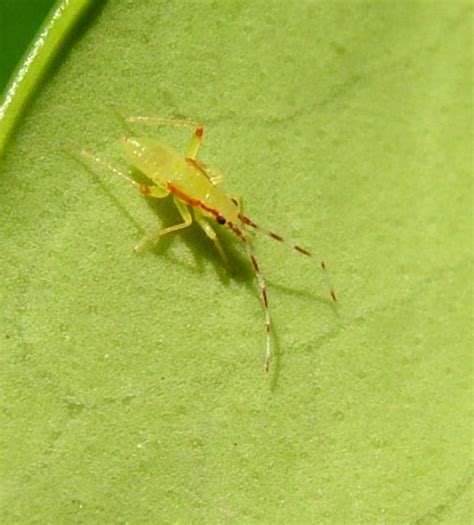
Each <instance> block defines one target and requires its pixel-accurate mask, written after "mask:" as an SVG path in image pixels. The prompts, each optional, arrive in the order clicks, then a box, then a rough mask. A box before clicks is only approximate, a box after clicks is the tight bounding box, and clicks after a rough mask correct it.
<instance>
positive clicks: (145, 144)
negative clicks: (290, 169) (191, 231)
mask: <svg viewBox="0 0 474 525" xmlns="http://www.w3.org/2000/svg"><path fill="white" fill-rule="evenodd" d="M125 120H126V122H127V123H130V124H134V123H142V124H153V125H155V126H176V127H186V128H191V129H192V130H193V133H192V135H191V138H190V139H189V142H188V144H187V146H186V148H185V150H184V153H181V152H179V151H177V150H175V149H173V148H171V147H169V146H167V145H165V144H162V143H161V142H159V141H157V140H155V139H150V138H145V137H135V136H127V137H124V138H123V139H122V146H123V149H124V150H125V153H126V155H127V157H128V160H129V162H130V164H131V165H132V166H133V167H134V168H136V169H138V170H139V171H140V172H141V173H142V174H143V175H145V176H146V177H147V178H148V179H149V180H150V181H151V184H140V183H138V182H137V181H136V180H134V179H133V178H132V177H131V176H130V174H128V173H124V172H123V171H121V170H118V169H117V168H115V167H114V166H112V165H111V164H109V163H108V162H106V161H105V160H103V159H101V158H99V157H97V156H95V155H94V154H92V153H90V152H89V151H87V150H85V149H82V148H80V147H77V146H75V145H73V144H70V143H67V144H65V145H64V147H65V148H66V150H68V151H69V152H71V153H73V154H74V155H79V156H80V157H82V158H83V159H85V160H88V161H92V162H94V163H96V164H98V165H100V166H102V167H104V168H106V169H107V170H108V171H110V172H112V173H114V174H115V175H118V176H119V177H121V178H122V179H123V180H125V181H126V182H127V183H128V184H129V185H130V186H131V187H133V188H135V189H136V190H138V191H139V192H140V193H141V194H142V195H144V196H145V197H152V198H157V199H162V198H165V197H168V196H170V195H171V196H172V198H173V201H174V204H175V205H176V208H177V209H178V212H179V214H180V215H181V218H182V222H180V223H178V224H175V225H173V226H168V227H166V228H161V229H159V230H156V231H154V232H152V233H150V234H149V235H147V236H146V237H144V238H143V239H142V240H141V241H140V242H139V244H138V245H137V246H136V247H135V249H136V250H139V249H141V248H142V247H143V246H144V245H145V244H146V243H147V242H156V241H158V240H159V239H160V238H161V237H163V236H164V235H168V234H170V233H173V232H176V231H179V230H182V229H184V228H187V227H189V226H190V225H191V224H192V222H193V220H195V221H196V222H197V224H198V225H199V226H200V227H201V228H202V230H203V231H204V233H205V234H206V235H207V237H209V239H211V240H212V241H213V243H214V245H215V247H216V249H217V251H218V252H219V254H220V256H221V257H222V259H223V260H224V261H225V262H227V257H226V255H225V252H224V250H223V248H222V245H221V243H220V242H219V239H218V237H217V234H216V232H215V230H214V225H215V224H217V225H219V226H222V227H227V228H229V230H230V231H231V232H232V233H233V234H234V235H235V236H236V237H237V238H238V240H239V241H240V243H241V244H242V246H243V247H244V249H245V252H246V254H247V256H248V258H249V260H250V262H251V264H252V268H253V270H254V272H255V275H256V278H257V283H258V287H259V292H260V299H261V303H262V306H263V313H264V332H265V358H264V368H265V370H266V371H267V372H268V371H269V370H270V364H271V360H272V348H271V318H270V306H269V299H268V292H267V286H266V284H265V279H264V277H263V274H262V271H261V269H260V265H259V263H258V261H257V258H256V256H255V253H254V251H253V249H252V246H251V243H250V241H249V239H248V235H247V233H248V229H249V228H250V229H253V230H257V231H260V232H262V233H264V234H265V235H267V236H269V237H271V238H272V239H274V240H276V241H278V242H280V243H282V244H285V245H287V246H289V247H290V248H292V249H294V250H295V251H297V252H298V253H300V254H302V255H304V256H306V257H312V254H311V252H309V251H308V250H306V249H305V248H303V247H301V246H299V245H297V244H294V243H293V242H291V241H288V240H286V239H285V238H284V237H282V236H281V235H279V234H278V233H275V232H274V231H272V230H268V229H266V228H262V227H261V226H259V225H257V223H255V222H254V221H253V220H252V219H251V218H249V217H248V216H246V215H244V214H243V212H242V209H241V205H240V202H239V200H238V199H235V198H233V197H231V196H230V195H228V194H226V193H224V191H223V190H222V189H221V188H220V187H219V184H220V183H221V182H222V180H223V176H222V174H220V172H217V171H215V170H214V169H212V168H209V167H207V166H206V165H204V164H203V163H202V162H200V161H199V160H198V159H197V155H198V152H199V148H200V146H201V142H202V139H203V136H204V127H203V126H202V125H201V124H199V123H198V122H193V121H189V120H176V119H164V118H157V117H147V116H133V117H127V118H126V119H125ZM319 264H320V267H321V269H322V270H323V272H324V274H325V276H326V284H327V287H328V290H329V295H330V297H331V299H332V300H333V301H334V302H336V294H335V293H334V290H333V288H332V287H331V285H330V283H329V279H328V277H327V273H326V265H325V263H324V261H320V263H319Z"/></svg>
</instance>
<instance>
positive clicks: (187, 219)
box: [135, 197, 193, 251]
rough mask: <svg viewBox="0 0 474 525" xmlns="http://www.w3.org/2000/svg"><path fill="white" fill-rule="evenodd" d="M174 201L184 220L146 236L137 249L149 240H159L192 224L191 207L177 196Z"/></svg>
mask: <svg viewBox="0 0 474 525" xmlns="http://www.w3.org/2000/svg"><path fill="white" fill-rule="evenodd" d="M174 203H175V205H176V207H177V208H178V211H179V213H180V215H181V217H182V218H183V222H181V223H179V224H175V225H174V226H168V227H167V228H162V229H160V230H156V231H154V232H152V233H150V234H149V235H147V236H146V237H144V238H143V239H142V240H141V241H140V242H139V243H138V244H137V245H136V246H135V251H139V250H141V249H142V248H143V247H144V246H145V244H146V243H147V242H157V241H158V240H159V239H160V238H161V237H162V236H163V235H168V234H169V233H173V232H175V231H178V230H182V229H184V228H187V227H188V226H190V225H191V224H192V222H193V219H192V217H191V213H190V211H189V208H188V207H187V206H186V204H184V203H183V202H181V201H180V200H179V199H177V198H176V197H175V198H174Z"/></svg>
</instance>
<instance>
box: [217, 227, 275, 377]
mask: <svg viewBox="0 0 474 525" xmlns="http://www.w3.org/2000/svg"><path fill="white" fill-rule="evenodd" d="M227 224H228V226H229V227H230V229H231V230H232V231H233V232H234V233H235V234H236V235H237V237H238V238H239V240H240V241H241V242H242V244H243V245H244V247H245V251H246V252H247V255H248V257H249V259H250V261H251V262H252V267H253V269H254V272H255V275H256V277H257V282H258V287H259V289H260V298H261V300H262V306H263V313H264V315H265V325H264V328H265V362H264V368H265V372H268V371H269V370H270V365H271V361H272V348H271V318H270V304H269V302H268V292H267V286H266V284H265V279H264V277H263V274H262V272H261V270H260V266H259V264H258V262H257V258H256V257H255V254H254V253H253V250H252V247H251V246H250V243H249V241H248V239H247V237H246V236H245V234H244V232H243V231H242V230H241V229H240V228H237V227H236V226H235V225H233V224H231V223H227Z"/></svg>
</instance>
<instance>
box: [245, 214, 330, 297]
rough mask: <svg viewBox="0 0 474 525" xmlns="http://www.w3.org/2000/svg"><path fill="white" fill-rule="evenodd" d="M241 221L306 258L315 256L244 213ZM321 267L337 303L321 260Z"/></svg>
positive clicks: (328, 287)
mask: <svg viewBox="0 0 474 525" xmlns="http://www.w3.org/2000/svg"><path fill="white" fill-rule="evenodd" d="M239 219H240V221H241V222H242V223H243V224H245V225H246V226H250V227H251V228H253V229H254V230H257V231H260V232H262V233H264V234H265V235H267V236H268V237H271V238H272V239H274V240H275V241H278V242H280V243H282V244H284V245H286V246H288V247H289V248H291V249H292V250H295V251H297V252H298V253H301V254H303V255H305V256H306V257H314V254H313V253H311V252H310V251H308V250H307V249H306V248H303V247H301V246H299V245H298V244H296V243H294V242H293V241H291V240H288V239H285V238H284V237H282V236H281V235H279V234H278V233H275V232H274V231H272V230H269V229H267V228H262V227H261V226H260V225H258V224H256V223H255V222H254V221H253V220H252V219H250V218H249V217H247V216H246V215H243V214H242V213H239ZM319 266H320V268H321V270H322V273H323V277H324V281H325V283H326V287H327V289H328V290H329V295H330V296H331V299H332V300H333V301H334V302H337V298H336V293H335V292H334V288H333V287H332V284H331V280H330V278H329V275H328V271H327V268H326V263H325V262H324V261H323V260H320V261H319Z"/></svg>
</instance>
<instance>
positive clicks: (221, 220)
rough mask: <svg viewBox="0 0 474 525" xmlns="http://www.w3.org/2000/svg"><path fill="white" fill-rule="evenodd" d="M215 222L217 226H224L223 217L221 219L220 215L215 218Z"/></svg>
mask: <svg viewBox="0 0 474 525" xmlns="http://www.w3.org/2000/svg"><path fill="white" fill-rule="evenodd" d="M216 221H217V222H218V223H219V224H225V219H224V217H222V215H218V216H217V217H216Z"/></svg>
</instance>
